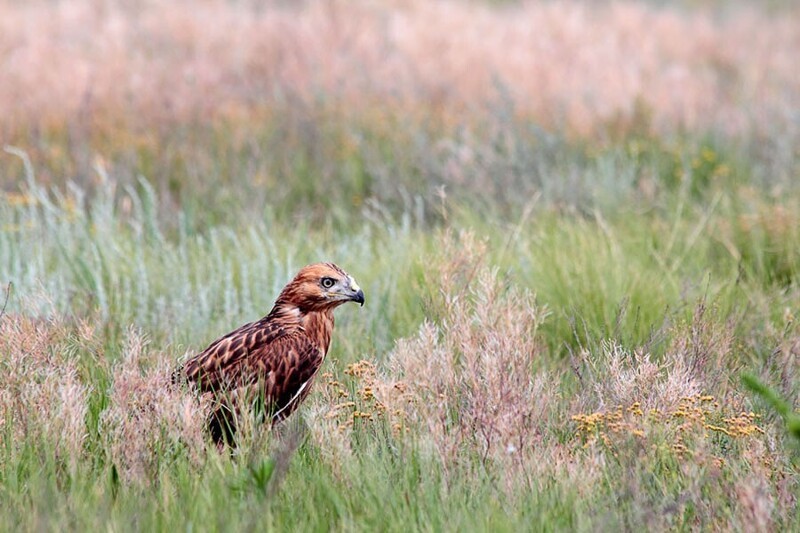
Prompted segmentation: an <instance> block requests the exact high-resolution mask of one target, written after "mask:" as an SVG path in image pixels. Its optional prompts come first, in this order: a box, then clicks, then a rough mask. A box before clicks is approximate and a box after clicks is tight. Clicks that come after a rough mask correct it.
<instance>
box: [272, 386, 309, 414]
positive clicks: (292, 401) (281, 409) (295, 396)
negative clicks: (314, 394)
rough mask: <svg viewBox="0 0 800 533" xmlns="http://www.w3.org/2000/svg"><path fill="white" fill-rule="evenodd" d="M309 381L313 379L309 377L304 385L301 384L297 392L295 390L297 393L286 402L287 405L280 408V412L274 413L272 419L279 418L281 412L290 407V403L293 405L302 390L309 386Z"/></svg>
mask: <svg viewBox="0 0 800 533" xmlns="http://www.w3.org/2000/svg"><path fill="white" fill-rule="evenodd" d="M309 381H311V380H310V379H309V380H308V381H306V382H305V383H303V384H302V385H300V388H299V389H297V392H295V393H294V396H292V399H291V400H289V401H288V402H287V403H286V405H284V406H283V407H281V408H280V409H278V412H277V413H275V414H274V415H272V419H273V420H275V419H277V418H278V417H279V416H280V414H281V413H282V412H283V411H284V410H285V409H286V408H287V407H289V406H290V405H292V404H293V403H294V401H295V400H296V399H297V397H298V396H300V393H302V392H303V390H305V388H306V386H308V382H309Z"/></svg>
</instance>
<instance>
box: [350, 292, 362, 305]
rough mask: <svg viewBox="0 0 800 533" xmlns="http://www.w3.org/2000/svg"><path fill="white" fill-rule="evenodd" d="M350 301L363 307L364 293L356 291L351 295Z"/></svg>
mask: <svg viewBox="0 0 800 533" xmlns="http://www.w3.org/2000/svg"><path fill="white" fill-rule="evenodd" d="M352 300H353V301H354V302H356V303H359V304H361V307H364V291H362V290H361V289H358V292H356V293H355V294H354V295H353V297H352Z"/></svg>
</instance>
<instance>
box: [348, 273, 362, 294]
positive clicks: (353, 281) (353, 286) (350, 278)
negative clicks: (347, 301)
mask: <svg viewBox="0 0 800 533" xmlns="http://www.w3.org/2000/svg"><path fill="white" fill-rule="evenodd" d="M347 279H348V280H350V288H351V289H353V290H354V291H356V292H358V291H360V290H361V287H359V286H358V283H356V280H354V279H353V276H347Z"/></svg>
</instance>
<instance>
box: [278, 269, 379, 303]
mask: <svg viewBox="0 0 800 533" xmlns="http://www.w3.org/2000/svg"><path fill="white" fill-rule="evenodd" d="M345 302H358V303H360V304H361V305H362V306H363V305H364V291H362V290H361V287H359V286H358V283H356V280H354V279H353V276H350V275H349V274H347V272H345V271H344V270H342V269H341V268H339V267H338V266H336V265H334V264H333V263H315V264H313V265H308V266H306V267H303V268H302V269H300V272H298V273H297V275H296V276H295V277H294V279H293V280H292V281H290V282H289V284H288V285H286V287H284V288H283V291H281V295H280V296H279V297H278V301H277V302H276V303H277V304H283V305H292V306H294V307H297V308H298V309H300V311H302V312H304V313H308V312H310V311H324V310H327V309H333V308H335V307H338V306H340V305H342V304H343V303H345Z"/></svg>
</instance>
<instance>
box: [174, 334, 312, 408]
mask: <svg viewBox="0 0 800 533" xmlns="http://www.w3.org/2000/svg"><path fill="white" fill-rule="evenodd" d="M323 355H324V354H322V353H321V351H320V349H319V347H318V346H316V345H315V344H314V343H312V342H311V340H310V339H309V338H308V337H307V336H306V335H305V334H304V333H303V332H302V331H297V330H295V331H291V332H289V331H286V330H285V329H284V328H283V327H281V326H280V325H279V324H275V323H270V322H264V321H261V322H254V323H251V324H246V325H244V326H242V327H241V328H239V329H237V330H236V331H233V332H232V333H230V334H228V335H226V336H225V337H222V338H221V339H219V340H217V341H215V342H214V343H213V344H211V346H209V347H208V348H206V350H204V351H203V352H202V353H200V354H198V355H197V356H196V357H194V358H192V359H190V360H189V361H187V362H186V364H185V365H184V367H183V374H184V375H185V376H186V377H187V378H188V379H189V380H190V381H193V382H195V383H197V385H198V386H199V387H200V390H201V391H203V392H207V391H219V390H233V389H237V388H239V387H242V386H245V385H251V384H253V383H256V382H259V383H260V384H261V387H263V393H264V397H265V400H267V402H268V403H270V404H272V405H273V407H274V408H275V409H277V410H280V409H283V408H284V407H286V406H287V405H288V404H290V403H294V401H295V400H296V399H297V397H300V398H302V397H303V396H305V394H306V393H307V392H308V381H309V380H310V379H311V378H312V377H313V376H314V374H315V373H316V371H317V370H318V369H319V367H320V365H321V364H322V359H323Z"/></svg>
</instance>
